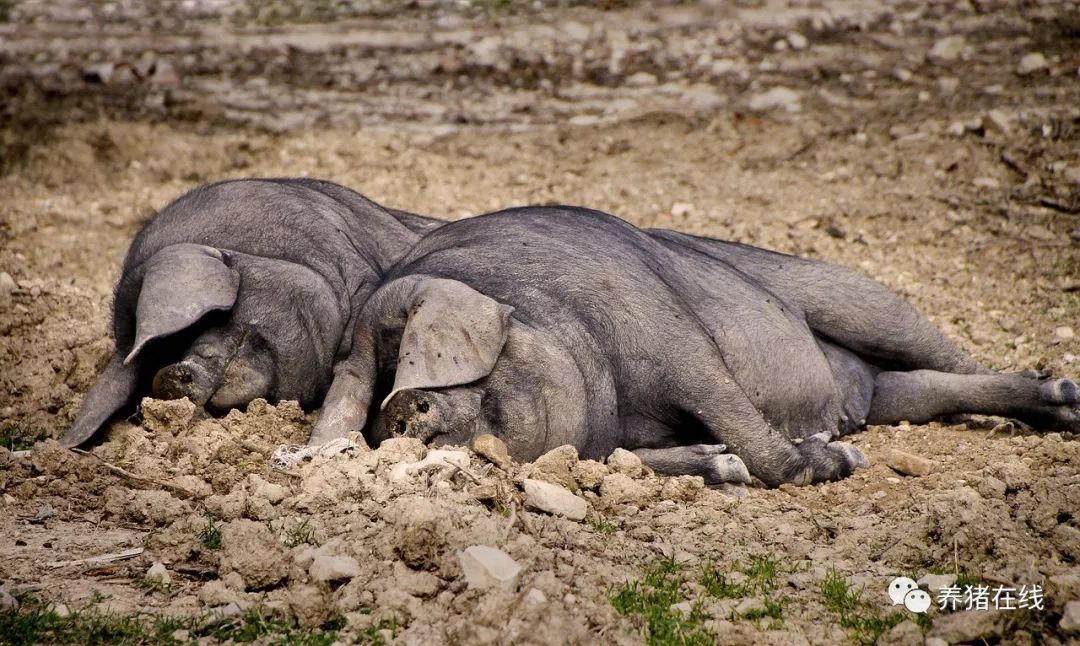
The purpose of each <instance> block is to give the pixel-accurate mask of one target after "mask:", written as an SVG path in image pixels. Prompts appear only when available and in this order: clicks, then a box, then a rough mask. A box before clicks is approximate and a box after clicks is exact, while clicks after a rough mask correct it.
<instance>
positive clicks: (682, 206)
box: [671, 202, 694, 218]
mask: <svg viewBox="0 0 1080 646" xmlns="http://www.w3.org/2000/svg"><path fill="white" fill-rule="evenodd" d="M693 212H694V205H693V204H691V203H689V202H675V203H674V204H672V205H671V215H672V216H674V217H676V218H682V217H686V216H688V215H690V214H691V213H693Z"/></svg>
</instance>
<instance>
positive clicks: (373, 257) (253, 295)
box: [62, 179, 436, 446]
mask: <svg viewBox="0 0 1080 646" xmlns="http://www.w3.org/2000/svg"><path fill="white" fill-rule="evenodd" d="M435 224H436V221H434V220H431V219H429V218H423V217H421V216H415V215H412V214H409V213H405V212H403V211H390V210H386V209H383V208H382V207H381V206H379V205H378V204H375V203H374V202H371V201H370V200H367V199H366V198H364V197H362V196H361V195H359V194H357V193H354V192H353V191H350V190H348V189H346V188H344V187H341V186H338V185H336V184H332V183H330V182H324V181H319V180H310V179H249V180H235V181H226V182H220V183H216V184H208V185H205V186H202V187H200V188H197V189H194V190H192V191H190V192H188V193H186V194H184V195H182V196H181V197H180V198H178V199H177V200H175V201H174V202H172V203H171V204H169V205H168V206H166V207H165V208H163V209H162V210H161V211H160V212H159V213H157V214H156V215H155V216H154V217H153V218H151V219H150V220H149V221H148V222H147V223H146V224H145V225H144V226H143V228H142V229H141V230H140V231H139V233H138V235H137V236H136V237H135V240H134V241H133V242H132V244H131V247H130V249H129V250H128V254H127V257H126V258H125V260H124V265H123V269H122V271H121V275H120V280H119V282H118V284H117V288H116V297H115V299H114V304H113V334H114V338H115V341H116V351H115V354H114V356H113V357H112V359H111V360H110V361H109V364H108V366H107V367H106V369H105V371H104V373H103V374H102V375H101V376H100V377H99V379H98V381H97V383H95V385H94V386H93V388H92V389H91V390H90V392H89V393H88V394H87V396H86V398H85V399H84V401H83V406H82V409H81V410H80V413H79V416H78V417H77V419H76V420H75V423H74V424H73V425H72V427H71V428H70V429H69V430H68V431H67V433H66V434H65V435H64V437H63V440H62V442H63V443H64V444H65V445H67V446H76V445H78V444H81V443H83V442H85V441H87V440H88V439H90V438H91V437H92V436H93V435H94V434H95V433H96V432H97V430H98V429H99V428H101V426H102V425H103V424H104V423H105V422H106V421H107V420H108V419H109V418H111V417H112V416H113V415H115V414H117V413H118V412H120V411H121V410H122V409H124V408H125V407H126V406H128V405H130V404H131V403H132V401H133V400H134V399H135V398H136V397H138V396H139V395H142V394H148V393H152V394H153V395H154V396H156V397H162V398H179V397H189V398H190V399H191V400H192V401H194V402H195V403H196V404H199V405H201V406H204V407H206V408H207V409H208V410H209V411H210V412H222V411H227V410H229V409H230V408H233V407H237V406H244V405H246V404H247V403H248V402H250V401H251V400H253V399H255V398H258V397H263V398H266V399H269V400H282V399H293V400H297V401H299V402H300V403H301V404H303V405H304V406H306V407H309V408H310V407H314V406H317V405H318V404H319V403H320V402H321V401H322V397H323V395H324V394H325V393H326V389H327V387H328V385H329V383H330V381H331V378H332V369H333V365H334V363H335V361H336V360H337V359H339V358H341V357H344V356H346V355H347V354H348V352H349V350H350V346H351V339H352V328H353V320H354V317H355V315H356V313H357V312H358V311H359V308H360V305H361V304H362V303H363V301H364V300H365V299H366V298H367V296H368V295H369V294H370V293H371V291H372V289H374V286H375V284H376V283H377V281H378V280H379V278H380V277H381V276H382V274H383V273H384V272H385V271H386V269H388V268H389V267H390V266H391V265H392V264H393V263H394V261H395V260H397V259H398V258H400V257H401V256H402V255H403V254H404V253H405V252H406V251H408V249H409V248H410V247H411V245H412V244H413V243H414V242H415V241H416V240H417V239H418V237H419V235H420V234H422V233H423V232H424V231H425V230H427V229H429V228H432V227H433V226H435Z"/></svg>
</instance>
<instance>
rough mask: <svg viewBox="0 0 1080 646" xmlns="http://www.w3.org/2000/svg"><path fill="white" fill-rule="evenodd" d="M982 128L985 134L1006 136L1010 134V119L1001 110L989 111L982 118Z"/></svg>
mask: <svg viewBox="0 0 1080 646" xmlns="http://www.w3.org/2000/svg"><path fill="white" fill-rule="evenodd" d="M982 126H983V128H984V129H985V130H986V131H987V132H996V133H998V134H1000V135H1005V136H1008V135H1010V134H1012V117H1010V116H1009V115H1008V114H1005V113H1004V112H1002V111H1001V110H990V111H989V112H987V113H986V115H984V116H983V119H982Z"/></svg>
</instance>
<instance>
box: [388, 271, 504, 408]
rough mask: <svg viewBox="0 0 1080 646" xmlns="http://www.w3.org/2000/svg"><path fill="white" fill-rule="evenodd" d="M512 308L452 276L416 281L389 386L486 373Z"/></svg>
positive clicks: (447, 382)
mask: <svg viewBox="0 0 1080 646" xmlns="http://www.w3.org/2000/svg"><path fill="white" fill-rule="evenodd" d="M513 311H514V308H512V307H510V306H509V305H504V304H502V303H500V302H498V301H496V300H495V299H493V298H490V297H488V296H484V295H483V294H481V293H480V292H478V291H476V290H475V289H473V288H471V287H469V286H468V285H466V284H464V283H460V282H458V281H456V280H446V279H442V278H433V279H429V280H425V281H423V282H421V283H419V284H418V285H417V286H416V288H415V291H414V292H413V297H412V302H411V304H410V306H409V310H408V312H407V314H406V316H407V317H408V321H407V323H406V324H405V331H404V332H403V333H402V335H401V346H400V348H399V350H398V363H397V373H396V374H395V376H394V389H393V390H392V391H391V392H390V395H389V396H387V398H386V399H384V400H383V402H382V406H380V408H385V407H386V404H387V402H389V401H390V400H391V399H392V398H393V397H394V395H395V394H397V393H398V391H400V390H406V389H409V388H420V389H422V388H445V387H447V386H459V385H462V384H467V383H470V382H473V381H476V380H477V379H480V378H482V377H486V376H487V375H488V374H490V373H491V370H492V368H494V367H495V361H496V360H497V359H498V358H499V354H500V353H501V352H502V348H503V344H505V343H506V335H507V328H508V326H507V322H508V321H509V319H510V313H511V312H513Z"/></svg>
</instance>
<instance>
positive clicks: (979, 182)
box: [971, 177, 1001, 191]
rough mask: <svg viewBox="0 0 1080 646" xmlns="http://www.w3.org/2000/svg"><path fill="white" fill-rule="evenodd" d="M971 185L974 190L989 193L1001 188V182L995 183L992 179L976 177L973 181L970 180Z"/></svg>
mask: <svg viewBox="0 0 1080 646" xmlns="http://www.w3.org/2000/svg"><path fill="white" fill-rule="evenodd" d="M971 183H972V185H974V186H975V188H985V189H989V190H991V191H994V190H997V189H999V188H1001V182H999V181H997V180H996V179H994V178H993V177H976V178H975V179H973V180H971Z"/></svg>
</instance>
